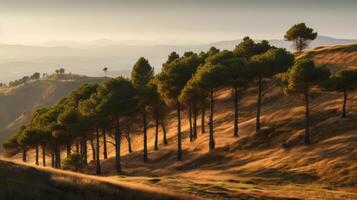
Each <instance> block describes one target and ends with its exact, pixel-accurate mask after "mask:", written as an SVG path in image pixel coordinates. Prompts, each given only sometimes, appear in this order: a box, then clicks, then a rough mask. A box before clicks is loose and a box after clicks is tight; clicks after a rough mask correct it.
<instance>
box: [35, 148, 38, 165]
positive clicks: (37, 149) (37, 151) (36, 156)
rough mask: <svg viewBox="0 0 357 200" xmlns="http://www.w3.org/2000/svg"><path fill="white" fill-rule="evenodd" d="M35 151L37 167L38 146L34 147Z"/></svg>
mask: <svg viewBox="0 0 357 200" xmlns="http://www.w3.org/2000/svg"><path fill="white" fill-rule="evenodd" d="M35 150H36V165H38V144H36V145H35Z"/></svg>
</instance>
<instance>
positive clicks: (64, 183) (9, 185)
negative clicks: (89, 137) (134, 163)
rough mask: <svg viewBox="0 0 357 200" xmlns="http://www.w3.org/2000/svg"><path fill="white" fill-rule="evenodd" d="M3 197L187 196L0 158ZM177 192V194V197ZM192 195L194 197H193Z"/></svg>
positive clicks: (86, 198)
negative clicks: (36, 167)
mask: <svg viewBox="0 0 357 200" xmlns="http://www.w3.org/2000/svg"><path fill="white" fill-rule="evenodd" d="M0 171H1V173H0V197H1V199H3V200H7V199H9V200H10V199H18V200H22V199H24V200H25V199H68V200H71V199H73V200H74V199H76V200H81V199H85V200H88V199H93V200H94V199H102V200H106V199H113V200H114V199H138V200H139V199H161V200H165V199H172V200H173V199H184V197H185V196H181V195H174V194H170V193H169V192H167V191H155V190H150V189H149V188H147V187H143V186H141V187H140V186H138V185H136V187H135V188H134V187H132V186H131V187H130V186H124V185H122V184H120V183H118V182H114V181H112V182H109V181H103V180H101V179H100V178H95V177H94V178H93V177H91V176H80V175H78V174H76V175H73V174H71V173H65V172H60V171H59V170H57V171H56V170H48V169H35V168H32V167H28V166H23V165H17V164H15V163H11V162H6V161H0ZM29 183H30V184H29ZM175 196H176V197H175ZM190 198H191V199H192V197H190Z"/></svg>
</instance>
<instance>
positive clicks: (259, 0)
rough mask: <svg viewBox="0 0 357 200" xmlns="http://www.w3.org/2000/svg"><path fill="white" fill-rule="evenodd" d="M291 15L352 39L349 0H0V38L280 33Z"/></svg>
mask: <svg viewBox="0 0 357 200" xmlns="http://www.w3.org/2000/svg"><path fill="white" fill-rule="evenodd" d="M298 22H306V23H307V25H308V26H310V27H312V28H314V29H315V30H316V31H318V33H319V34H320V35H326V36H331V37H336V38H351V39H356V38H357V0H335V1H332V0H248V1H246V0H235V1H233V0H191V1H188V0H61V1H60V0H23V1H20V0H0V43H8V44H41V43H44V42H47V41H53V40H54V41H57V40H58V41H63V40H65V41H67V40H68V41H77V42H87V41H93V40H100V39H109V40H117V41H131V40H134V41H141V42H142V43H156V44H189V43H207V42H212V41H221V40H231V39H239V38H241V37H243V36H246V35H249V36H251V37H253V38H257V39H281V38H282V37H283V35H284V33H285V31H286V30H287V29H288V28H289V27H290V26H291V25H293V24H295V23H298Z"/></svg>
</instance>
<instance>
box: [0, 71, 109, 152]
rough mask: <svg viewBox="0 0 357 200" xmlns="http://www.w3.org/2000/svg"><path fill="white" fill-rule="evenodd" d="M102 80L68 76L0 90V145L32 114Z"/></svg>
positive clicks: (53, 77)
mask: <svg viewBox="0 0 357 200" xmlns="http://www.w3.org/2000/svg"><path fill="white" fill-rule="evenodd" d="M104 79H105V78H94V77H86V76H78V75H69V74H68V75H65V76H64V77H61V78H59V77H56V76H52V77H48V78H46V79H41V80H37V81H30V82H28V83H26V84H25V85H20V86H17V87H10V88H9V87H5V88H0V142H1V143H2V142H3V141H4V140H5V139H7V138H8V137H9V136H10V135H11V134H12V133H13V131H15V130H17V128H19V127H20V126H21V125H22V124H24V123H26V122H27V121H28V120H29V119H30V118H31V114H32V112H33V111H34V110H36V109H38V108H41V107H45V106H50V105H53V104H54V103H55V102H57V101H58V100H60V99H61V98H63V97H65V96H67V95H68V94H69V92H70V91H72V90H73V89H74V88H76V87H78V86H80V85H82V84H84V83H100V82H102V81H104ZM0 149H1V147H0Z"/></svg>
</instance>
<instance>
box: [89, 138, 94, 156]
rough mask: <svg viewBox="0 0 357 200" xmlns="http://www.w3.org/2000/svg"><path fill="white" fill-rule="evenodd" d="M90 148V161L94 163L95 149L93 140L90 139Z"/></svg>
mask: <svg viewBox="0 0 357 200" xmlns="http://www.w3.org/2000/svg"><path fill="white" fill-rule="evenodd" d="M90 146H91V147H92V158H93V159H92V160H93V161H95V149H94V142H93V139H90Z"/></svg>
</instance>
